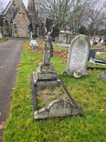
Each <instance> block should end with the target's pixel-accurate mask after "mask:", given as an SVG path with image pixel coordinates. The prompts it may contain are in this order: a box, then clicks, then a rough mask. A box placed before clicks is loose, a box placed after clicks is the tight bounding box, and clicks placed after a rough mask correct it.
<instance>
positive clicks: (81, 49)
mask: <svg viewBox="0 0 106 142" xmlns="http://www.w3.org/2000/svg"><path fill="white" fill-rule="evenodd" d="M89 50H90V41H89V39H88V38H87V36H85V35H78V36H77V37H75V38H74V39H73V40H72V42H71V44H70V49H69V55H68V63H67V74H69V75H73V74H74V72H79V71H80V73H81V76H82V75H89V72H88V71H86V64H87V61H88V56H89Z"/></svg>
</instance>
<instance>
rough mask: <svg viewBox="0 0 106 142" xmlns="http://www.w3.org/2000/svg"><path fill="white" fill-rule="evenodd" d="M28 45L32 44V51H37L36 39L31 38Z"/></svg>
mask: <svg viewBox="0 0 106 142" xmlns="http://www.w3.org/2000/svg"><path fill="white" fill-rule="evenodd" d="M30 46H32V50H33V51H34V52H36V51H38V44H37V43H36V40H31V42H30Z"/></svg>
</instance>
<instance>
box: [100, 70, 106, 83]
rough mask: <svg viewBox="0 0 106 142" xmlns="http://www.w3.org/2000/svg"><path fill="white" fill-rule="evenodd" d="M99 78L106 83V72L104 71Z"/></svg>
mask: <svg viewBox="0 0 106 142" xmlns="http://www.w3.org/2000/svg"><path fill="white" fill-rule="evenodd" d="M98 78H100V79H102V80H104V81H105V82H106V71H104V72H103V73H102V74H101V75H98Z"/></svg>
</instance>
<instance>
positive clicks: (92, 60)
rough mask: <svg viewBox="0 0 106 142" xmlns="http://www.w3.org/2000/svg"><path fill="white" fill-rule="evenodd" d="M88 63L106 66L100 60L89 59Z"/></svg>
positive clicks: (103, 61)
mask: <svg viewBox="0 0 106 142" xmlns="http://www.w3.org/2000/svg"><path fill="white" fill-rule="evenodd" d="M90 62H91V63H93V64H98V65H106V61H105V60H102V59H95V58H90Z"/></svg>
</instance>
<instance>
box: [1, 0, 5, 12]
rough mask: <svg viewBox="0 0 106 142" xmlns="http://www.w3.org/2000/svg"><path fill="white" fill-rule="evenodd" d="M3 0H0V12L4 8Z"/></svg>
mask: <svg viewBox="0 0 106 142" xmlns="http://www.w3.org/2000/svg"><path fill="white" fill-rule="evenodd" d="M3 4H4V3H3V1H2V0H0V13H2V12H3V10H4V8H3Z"/></svg>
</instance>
